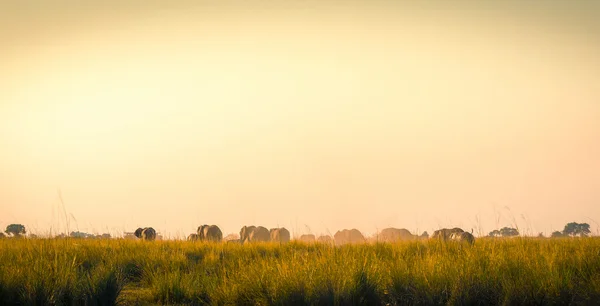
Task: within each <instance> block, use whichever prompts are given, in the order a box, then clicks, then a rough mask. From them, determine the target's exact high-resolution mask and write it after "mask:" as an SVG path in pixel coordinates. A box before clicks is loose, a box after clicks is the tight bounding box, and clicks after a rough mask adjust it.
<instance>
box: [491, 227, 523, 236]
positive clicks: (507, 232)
mask: <svg viewBox="0 0 600 306" xmlns="http://www.w3.org/2000/svg"><path fill="white" fill-rule="evenodd" d="M488 236H490V237H514V236H519V231H518V230H517V229H516V228H511V227H503V228H501V229H500V230H493V231H491V232H490V233H489V234H488Z"/></svg>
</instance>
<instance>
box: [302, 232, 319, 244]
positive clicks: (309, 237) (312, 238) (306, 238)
mask: <svg viewBox="0 0 600 306" xmlns="http://www.w3.org/2000/svg"><path fill="white" fill-rule="evenodd" d="M299 240H300V241H302V242H306V243H313V242H315V241H316V240H317V239H316V238H315V235H313V234H307V235H302V236H300V239H299Z"/></svg>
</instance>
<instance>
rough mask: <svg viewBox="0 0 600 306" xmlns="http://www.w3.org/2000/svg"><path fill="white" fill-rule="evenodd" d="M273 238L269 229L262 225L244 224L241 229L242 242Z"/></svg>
mask: <svg viewBox="0 0 600 306" xmlns="http://www.w3.org/2000/svg"><path fill="white" fill-rule="evenodd" d="M270 239H271V234H270V233H269V230H268V229H266V228H265V227H262V226H254V225H251V226H244V227H242V229H241V230H240V241H241V242H242V243H247V242H259V241H264V242H267V241H269V240H270Z"/></svg>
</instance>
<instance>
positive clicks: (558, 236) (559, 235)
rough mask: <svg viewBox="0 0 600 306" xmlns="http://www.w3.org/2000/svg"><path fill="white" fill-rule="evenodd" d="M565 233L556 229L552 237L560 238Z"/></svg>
mask: <svg viewBox="0 0 600 306" xmlns="http://www.w3.org/2000/svg"><path fill="white" fill-rule="evenodd" d="M564 236H565V235H564V234H563V233H562V232H559V231H554V232H552V235H551V236H550V237H552V238H560V237H564Z"/></svg>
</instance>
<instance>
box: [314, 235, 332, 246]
mask: <svg viewBox="0 0 600 306" xmlns="http://www.w3.org/2000/svg"><path fill="white" fill-rule="evenodd" d="M317 242H319V243H328V244H329V243H332V242H333V238H331V236H329V235H323V236H319V238H317Z"/></svg>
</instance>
